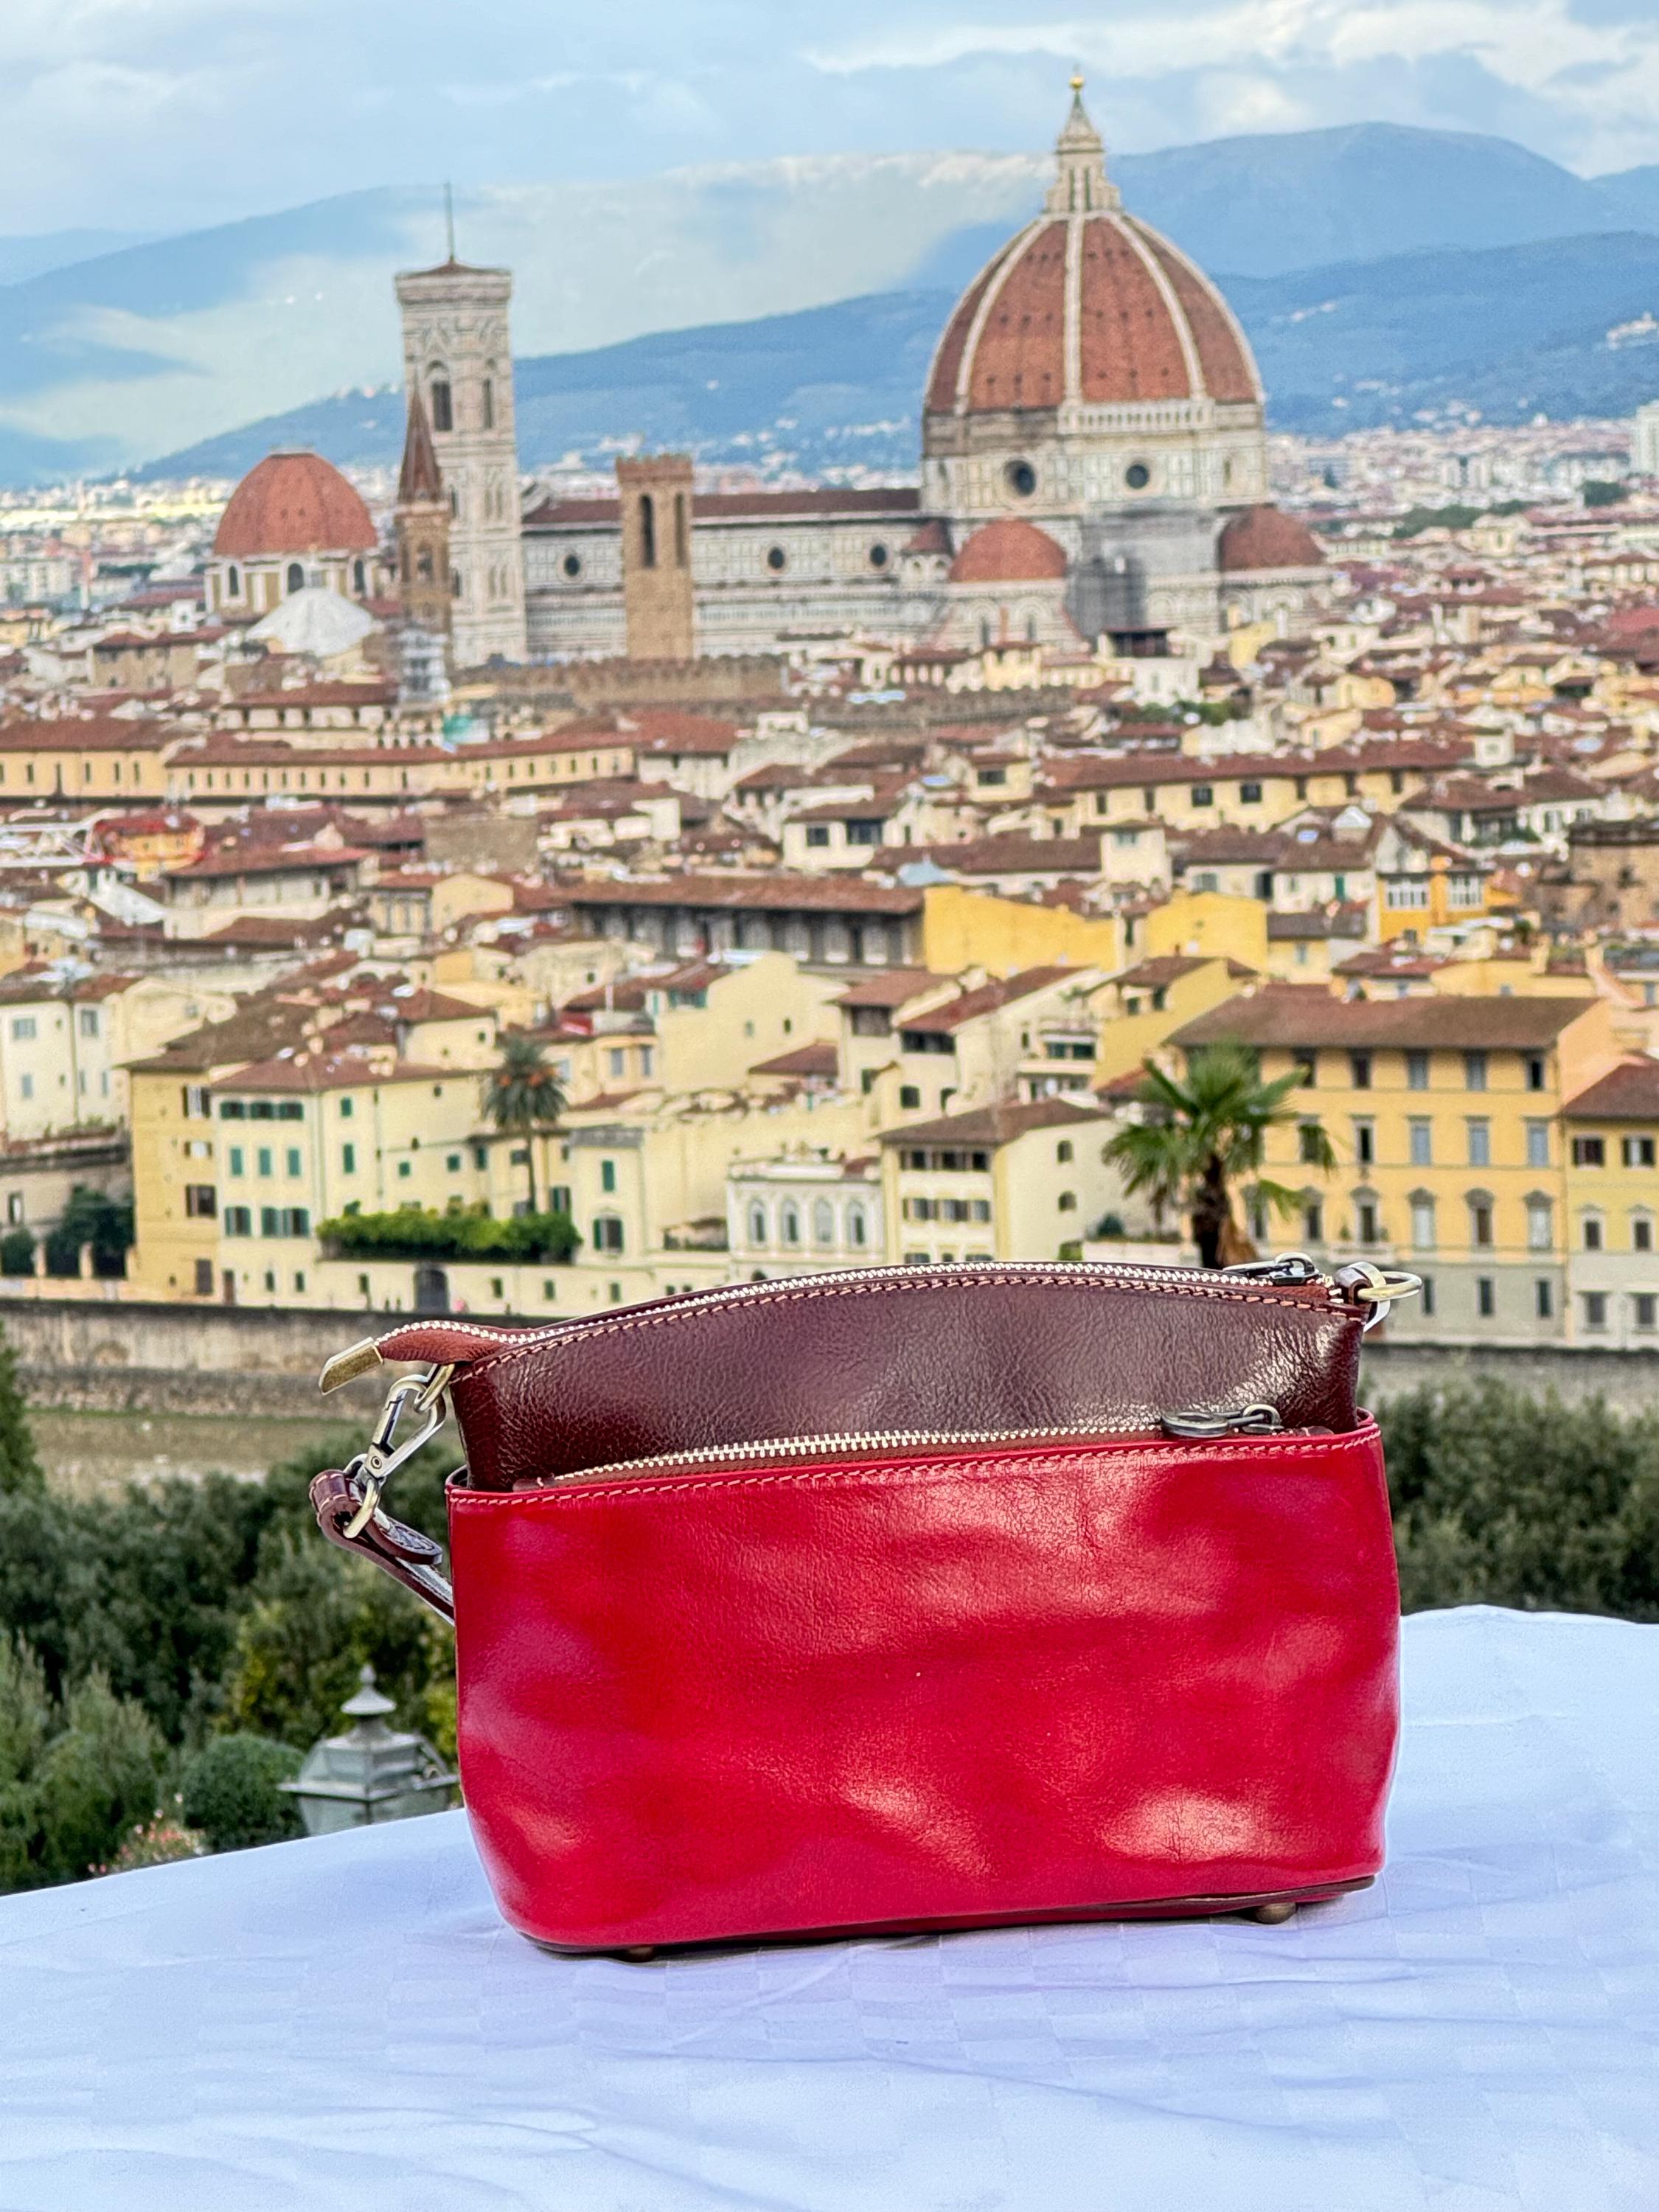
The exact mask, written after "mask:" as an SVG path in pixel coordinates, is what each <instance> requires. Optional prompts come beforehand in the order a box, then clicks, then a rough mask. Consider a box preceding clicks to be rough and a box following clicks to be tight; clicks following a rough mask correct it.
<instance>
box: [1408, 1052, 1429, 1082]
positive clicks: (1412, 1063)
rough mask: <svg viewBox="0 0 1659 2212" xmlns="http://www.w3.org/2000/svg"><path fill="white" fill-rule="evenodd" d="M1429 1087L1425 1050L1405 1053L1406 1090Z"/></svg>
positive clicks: (1427, 1061)
mask: <svg viewBox="0 0 1659 2212" xmlns="http://www.w3.org/2000/svg"><path fill="white" fill-rule="evenodd" d="M1428 1087H1429V1055H1428V1054H1427V1053H1425V1052H1408V1053H1407V1054H1406V1088H1407V1091H1426V1090H1427V1089H1428Z"/></svg>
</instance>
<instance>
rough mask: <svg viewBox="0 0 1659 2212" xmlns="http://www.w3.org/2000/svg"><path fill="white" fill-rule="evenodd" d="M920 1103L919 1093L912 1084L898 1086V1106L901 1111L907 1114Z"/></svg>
mask: <svg viewBox="0 0 1659 2212" xmlns="http://www.w3.org/2000/svg"><path fill="white" fill-rule="evenodd" d="M920 1105H921V1091H919V1090H918V1089H917V1087H916V1085H915V1084H914V1083H902V1084H901V1085H899V1106H900V1109H901V1110H902V1111H904V1112H908V1111H910V1110H911V1109H913V1108H915V1107H917V1106H920Z"/></svg>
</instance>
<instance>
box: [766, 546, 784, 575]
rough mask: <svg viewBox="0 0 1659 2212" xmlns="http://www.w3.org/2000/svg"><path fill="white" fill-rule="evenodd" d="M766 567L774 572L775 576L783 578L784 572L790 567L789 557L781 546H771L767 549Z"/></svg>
mask: <svg viewBox="0 0 1659 2212" xmlns="http://www.w3.org/2000/svg"><path fill="white" fill-rule="evenodd" d="M766 565H767V567H768V568H769V569H770V570H771V571H772V574H774V575H775V576H781V574H783V572H784V570H785V569H786V568H787V567H788V565H789V556H788V555H787V553H786V552H785V551H784V550H783V548H782V546H781V545H769V546H768V547H767V549H766Z"/></svg>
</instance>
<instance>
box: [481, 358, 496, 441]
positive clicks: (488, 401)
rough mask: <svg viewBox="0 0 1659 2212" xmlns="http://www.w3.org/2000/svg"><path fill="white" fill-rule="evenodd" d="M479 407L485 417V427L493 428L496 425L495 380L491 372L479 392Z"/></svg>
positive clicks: (487, 428)
mask: <svg viewBox="0 0 1659 2212" xmlns="http://www.w3.org/2000/svg"><path fill="white" fill-rule="evenodd" d="M492 366H493V364H492ZM479 408H480V411H481V412H482V415H483V427H484V428H485V429H486V430H493V429H494V428H495V378H494V377H493V376H491V375H489V374H486V376H485V378H484V380H483V389H482V391H481V392H480V394H479Z"/></svg>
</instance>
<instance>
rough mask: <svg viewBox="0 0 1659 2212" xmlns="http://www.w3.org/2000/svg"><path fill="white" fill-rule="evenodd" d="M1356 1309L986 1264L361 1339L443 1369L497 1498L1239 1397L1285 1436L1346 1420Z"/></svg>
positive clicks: (1350, 1406)
mask: <svg viewBox="0 0 1659 2212" xmlns="http://www.w3.org/2000/svg"><path fill="white" fill-rule="evenodd" d="M1361 1318H1362V1317H1361V1315H1360V1313H1359V1311H1358V1310H1357V1309H1356V1308H1354V1307H1353V1306H1352V1305H1345V1304H1342V1303H1341V1302H1340V1301H1339V1300H1338V1299H1337V1298H1335V1297H1334V1296H1333V1295H1332V1293H1331V1291H1330V1290H1329V1289H1328V1286H1327V1285H1323V1284H1314V1285H1310V1286H1308V1287H1307V1288H1305V1289H1297V1290H1289V1289H1285V1288H1284V1287H1282V1286H1268V1285H1262V1284H1260V1283H1250V1282H1249V1281H1248V1280H1244V1279H1238V1278H1232V1279H1229V1278H1227V1277H1225V1276H1223V1275H1218V1274H1209V1275H1206V1274H1201V1273H1198V1272H1197V1271H1195V1270H1194V1271H1184V1270H1183V1271H1176V1270H1170V1271H1169V1273H1168V1274H1167V1275H1165V1276H1164V1277H1163V1278H1162V1279H1157V1278H1149V1279H1143V1280H1140V1281H1135V1280H1132V1279H1125V1277H1124V1276H1122V1275H1120V1274H1116V1273H1110V1272H1109V1271H1107V1270H1105V1269H1101V1270H1098V1271H1096V1270H1091V1269H1088V1268H1065V1267H1058V1268H1054V1269H1052V1270H1050V1269H1048V1268H1045V1267H1042V1266H1040V1265H1027V1266H1024V1267H1020V1266H1018V1265H1010V1264H1006V1263H1000V1264H999V1263H992V1264H987V1265H986V1266H984V1267H972V1266H969V1267H950V1268H925V1267H915V1268H907V1267H899V1268H890V1269H879V1270H878V1269H871V1270H867V1271H863V1272H859V1273H843V1274H835V1273H826V1274H823V1275H817V1276H808V1277H799V1278H795V1279H791V1280H787V1281H781V1282H769V1283H755V1284H750V1285H742V1286H739V1287H734V1288H732V1289H730V1290H726V1291H714V1292H708V1293H702V1294H697V1295H694V1296H691V1297H678V1298H666V1299H658V1300H655V1301H653V1303H651V1304H647V1305H640V1306H632V1307H628V1308H625V1309H621V1310H617V1311H615V1312H612V1313H607V1314H603V1315H596V1316H593V1317H592V1318H591V1319H587V1320H582V1321H575V1322H563V1323H561V1324H559V1325H557V1326H556V1327H554V1328H537V1329H525V1330H513V1329H510V1328H487V1327H482V1326H475V1325H473V1324H471V1323H470V1322H465V1321H461V1320H454V1321H441V1320H434V1321H429V1322H411V1323H410V1324H409V1325H408V1326H407V1327H404V1328H398V1329H394V1330H393V1331H392V1333H391V1334H389V1335H388V1336H386V1337H383V1338H382V1339H381V1340H380V1352H381V1354H382V1356H383V1357H384V1358H386V1359H391V1360H413V1359H420V1360H432V1361H436V1362H440V1363H447V1362H450V1361H453V1362H456V1363H457V1367H456V1373H455V1376H454V1379H453V1384H452V1386H451V1387H452V1395H453V1402H454V1407H455V1412H456V1416H457V1419H458V1420H459V1425H460V1429H461V1434H462V1437H463V1439H464V1441H465V1445H466V1449H467V1458H468V1478H467V1479H468V1480H469V1481H470V1482H471V1484H472V1485H474V1486H477V1487H480V1488H484V1489H511V1488H512V1487H513V1486H515V1485H517V1484H520V1483H524V1482H534V1481H538V1480H546V1479H548V1478H549V1477H550V1476H556V1475H562V1474H577V1473H580V1471H581V1470H582V1469H584V1468H598V1467H604V1466H606V1465H608V1464H610V1463H611V1462H617V1461H622V1460H633V1459H643V1458H649V1457H653V1456H655V1455H659V1454H663V1453H670V1452H684V1451H695V1450H701V1449H710V1448H717V1447H720V1446H726V1445H736V1444H743V1443H757V1442H777V1441H782V1440H786V1439H791V1438H806V1437H817V1436H833V1437H845V1436H852V1435H864V1434H880V1433H884V1432H887V1431H927V1432H930V1433H933V1432H937V1433H938V1434H939V1435H940V1436H944V1437H974V1436H981V1435H992V1436H994V1435H1000V1434H1006V1433H1007V1432H1009V1431H1021V1430H1031V1429H1038V1430H1040V1429H1055V1430H1060V1431H1065V1432H1067V1433H1070V1434H1073V1435H1082V1436H1086V1435H1103V1434H1113V1433H1124V1434H1133V1433H1136V1432H1139V1431H1147V1430H1155V1429H1156V1428H1157V1426H1158V1421H1159V1419H1160V1417H1161V1416H1162V1415H1163V1414H1164V1413H1170V1412H1173V1411H1177V1410H1181V1409H1184V1408H1189V1407H1203V1408H1208V1409H1215V1410H1224V1409H1228V1408H1231V1407H1239V1406H1243V1405H1247V1404H1250V1403H1254V1402H1257V1401H1261V1402H1265V1403H1267V1404H1268V1405H1271V1406H1273V1407H1276V1408H1277V1410H1278V1412H1279V1415H1280V1416H1281V1418H1282V1419H1283V1421H1284V1423H1285V1427H1286V1428H1290V1429H1302V1428H1306V1429H1328V1430H1332V1431H1337V1432H1346V1431H1350V1430H1352V1429H1353V1428H1354V1427H1355V1426H1356V1425H1357V1420H1358V1416H1357V1413H1356V1410H1355V1389H1356V1383H1357V1378H1358V1364H1359V1343H1360V1335H1361Z"/></svg>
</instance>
